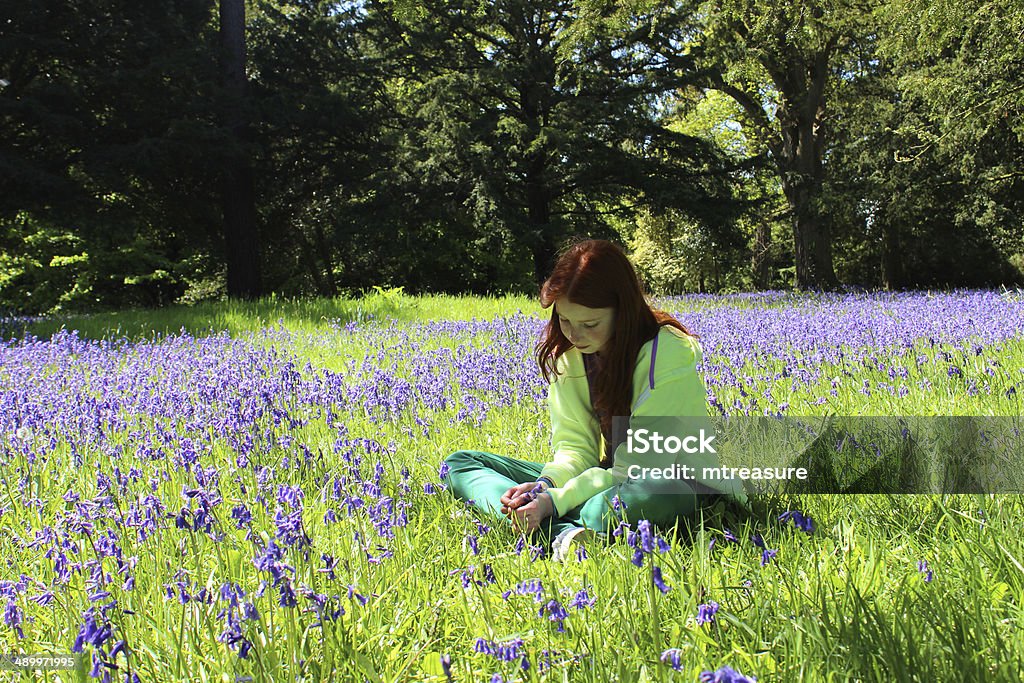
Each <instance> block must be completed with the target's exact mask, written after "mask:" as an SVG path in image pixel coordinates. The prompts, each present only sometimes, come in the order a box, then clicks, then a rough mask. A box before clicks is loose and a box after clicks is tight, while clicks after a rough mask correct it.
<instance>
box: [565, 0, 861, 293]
mask: <svg viewBox="0 0 1024 683" xmlns="http://www.w3.org/2000/svg"><path fill="white" fill-rule="evenodd" d="M870 3H871V0H798V1H797V2H792V3H766V2H762V1H760V0H715V1H709V2H704V3H689V2H680V1H678V0H630V1H628V2H627V1H626V0H614V2H611V3H609V2H607V1H606V0H589V1H586V2H585V3H584V4H585V6H586V7H588V8H589V10H588V13H587V14H586V15H585V16H584V18H583V21H584V24H585V26H584V28H583V29H581V31H580V35H583V36H589V35H590V31H589V28H588V27H589V26H591V25H593V24H595V23H597V24H611V25H619V26H621V25H623V24H624V23H628V22H630V21H635V19H634V17H636V16H638V15H641V14H644V13H646V14H651V15H653V16H655V17H657V19H656V21H658V22H660V23H670V24H676V25H678V26H679V27H681V33H682V36H683V37H682V38H681V39H678V40H672V41H664V40H657V41H651V42H650V47H651V49H652V50H656V51H658V52H659V54H660V55H661V56H662V58H663V59H664V60H666V61H667V62H669V63H672V64H676V65H678V68H679V69H680V70H681V71H682V70H685V71H686V72H687V74H688V76H689V77H690V82H691V83H693V84H697V85H701V86H703V87H705V88H709V89H715V90H719V91H721V92H723V93H725V94H727V95H729V96H730V97H732V98H734V99H735V100H736V102H737V103H739V105H740V106H741V107H742V109H743V112H744V123H745V125H749V126H752V127H753V128H755V129H758V130H759V132H760V135H759V136H760V137H761V138H762V139H764V140H765V142H766V144H767V146H768V148H769V155H770V160H771V163H772V164H773V166H774V168H775V171H776V173H777V174H778V176H779V181H780V183H781V186H782V190H783V193H784V195H785V197H786V201H787V204H788V208H789V214H790V221H791V224H792V233H793V247H794V255H795V261H796V263H795V265H796V284H797V286H798V287H800V288H829V287H833V286H835V285H836V284H837V279H836V275H835V270H834V267H833V263H832V239H831V236H830V234H829V225H828V222H827V221H825V220H823V219H822V207H821V205H820V195H821V187H822V182H823V180H824V177H825V173H826V165H825V163H824V158H825V153H826V150H827V147H828V113H829V110H828V101H829V95H830V92H831V90H832V88H833V87H834V85H835V83H836V82H837V81H838V80H839V79H841V78H842V74H843V66H842V62H843V58H844V56H845V54H846V51H847V49H848V47H849V46H850V45H851V44H852V43H853V42H855V41H856V40H857V38H858V37H859V36H862V35H865V34H866V33H869V32H870V31H871V30H872V29H871V22H870V19H871V13H870ZM609 5H612V7H613V9H612V11H609V7H608V6H609Z"/></svg>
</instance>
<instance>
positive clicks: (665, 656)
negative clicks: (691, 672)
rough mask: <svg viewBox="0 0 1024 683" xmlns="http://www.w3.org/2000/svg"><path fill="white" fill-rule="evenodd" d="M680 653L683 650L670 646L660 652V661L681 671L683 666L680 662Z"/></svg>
mask: <svg viewBox="0 0 1024 683" xmlns="http://www.w3.org/2000/svg"><path fill="white" fill-rule="evenodd" d="M682 654H683V651H682V650H680V649H679V648H678V647H672V648H669V649H667V650H665V651H664V652H662V653H661V661H662V662H663V663H664V664H668V665H669V666H671V667H672V669H673V670H675V671H682V670H683V667H682V664H680V656H681V655H682Z"/></svg>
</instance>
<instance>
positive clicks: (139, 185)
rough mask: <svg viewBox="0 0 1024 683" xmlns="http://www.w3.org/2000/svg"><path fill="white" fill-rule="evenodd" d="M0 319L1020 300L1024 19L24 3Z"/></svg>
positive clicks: (696, 8) (962, 5) (10, 67)
mask: <svg viewBox="0 0 1024 683" xmlns="http://www.w3.org/2000/svg"><path fill="white" fill-rule="evenodd" d="M0 6H2V7H3V10H2V12H0V131H2V135H0V308H3V309H7V310H13V311H16V312H20V313H27V314H35V313H45V312H52V311H88V310H97V309H104V308H111V307H126V306H159V305H166V304H170V303H175V302H186V303H188V302H196V301H202V300H208V299H216V298H222V297H224V296H233V297H242V298H252V297H257V296H261V295H265V294H269V293H277V294H280V295H284V296H315V295H321V296H333V295H336V294H339V293H345V292H353V291H359V290H362V289H366V288H370V287H373V286H382V287H399V286H401V287H404V288H405V290H406V291H408V292H414V293H415V292H451V293H462V292H474V293H483V292H501V291H529V290H531V288H533V287H534V286H535V284H536V282H537V281H538V279H539V278H541V277H542V276H543V275H544V274H545V272H546V270H547V268H548V266H549V264H550V263H551V261H552V258H553V257H554V255H555V254H556V253H557V250H558V248H559V246H560V245H561V244H562V243H563V242H564V241H565V240H566V239H567V238H569V237H570V236H572V235H576V234H586V235H589V236H600V237H608V238H612V239H616V240H619V241H621V242H622V243H623V244H625V245H626V246H627V247H629V248H630V249H631V251H632V252H633V257H634V260H635V262H636V263H637V265H638V267H639V268H640V270H641V272H642V274H643V275H644V277H645V279H646V280H647V282H648V284H649V285H650V287H651V288H652V289H654V290H655V291H658V292H661V293H679V292H683V291H737V290H747V289H755V288H789V287H795V288H800V289H830V288H835V287H838V286H840V285H858V286H865V287H885V288H890V289H903V288H911V287H953V286H966V287H980V286H994V285H1000V284H1003V285H1015V284H1019V283H1020V282H1021V281H1022V280H1024V275H1022V272H1024V105H1022V102H1024V9H1022V5H1021V3H1019V2H1018V0H994V1H993V2H984V1H982V0H935V1H930V0H896V1H895V2H881V1H880V0H879V1H875V0H827V1H817V2H796V3H792V4H785V5H784V6H776V3H768V2H753V1H751V0H716V1H713V2H665V1H660V0H628V1H627V0H580V1H578V2H565V1H560V0H529V1H527V0H494V1H493V2H479V0H465V1H463V0H452V1H449V2H439V1H435V0H422V1H417V2H412V0H392V1H390V2H381V1H375V0H366V1H362V2H323V1H319V0H306V1H300V2H280V1H269V0H267V1H264V0H253V1H251V2H243V1H242V0H220V1H219V2H217V1H213V0H168V1H167V2H161V3H139V2H129V1H128V0H66V1H62V2H57V1H55V0H39V1H37V2H32V3H26V2H20V1H19V2H15V1H12V0H0Z"/></svg>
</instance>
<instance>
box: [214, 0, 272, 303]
mask: <svg viewBox="0 0 1024 683" xmlns="http://www.w3.org/2000/svg"><path fill="white" fill-rule="evenodd" d="M220 35H221V47H222V52H221V60H222V61H221V65H222V69H223V79H224V104H223V110H222V115H223V124H224V127H225V128H226V129H227V130H228V132H229V134H230V142H231V143H233V147H232V149H231V152H232V153H230V154H229V155H228V157H227V160H226V162H225V164H224V169H223V174H224V175H223V179H222V183H223V186H222V202H223V204H222V205H223V210H224V249H225V261H226V264H227V289H228V296H235V297H239V298H244V299H251V298H255V297H257V296H259V295H260V293H261V287H262V285H261V277H260V240H259V227H258V225H257V217H256V193H255V189H254V186H253V171H252V161H251V159H250V152H249V147H248V141H249V140H248V138H249V130H248V129H249V121H248V115H247V114H248V111H249V110H250V106H249V104H250V103H249V87H248V85H249V83H248V78H247V76H246V49H245V0H220Z"/></svg>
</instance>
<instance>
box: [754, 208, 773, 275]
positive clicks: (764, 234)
mask: <svg viewBox="0 0 1024 683" xmlns="http://www.w3.org/2000/svg"><path fill="white" fill-rule="evenodd" d="M771 248H772V226H771V225H770V224H769V223H767V222H766V221H761V222H760V223H758V224H757V230H756V231H755V233H754V255H753V257H752V258H751V259H750V265H751V269H752V270H753V275H754V287H756V288H757V289H768V287H769V286H770V284H771V275H772V262H771Z"/></svg>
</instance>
